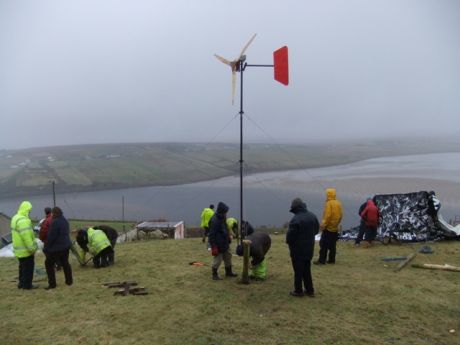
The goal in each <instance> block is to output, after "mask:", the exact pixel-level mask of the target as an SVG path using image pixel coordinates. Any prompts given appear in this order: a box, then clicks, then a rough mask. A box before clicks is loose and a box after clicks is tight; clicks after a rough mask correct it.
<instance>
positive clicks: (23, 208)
mask: <svg viewBox="0 0 460 345" xmlns="http://www.w3.org/2000/svg"><path fill="white" fill-rule="evenodd" d="M30 211H32V204H31V203H30V202H29V201H23V202H21V205H19V208H18V214H20V215H21V216H28V215H29V213H30Z"/></svg>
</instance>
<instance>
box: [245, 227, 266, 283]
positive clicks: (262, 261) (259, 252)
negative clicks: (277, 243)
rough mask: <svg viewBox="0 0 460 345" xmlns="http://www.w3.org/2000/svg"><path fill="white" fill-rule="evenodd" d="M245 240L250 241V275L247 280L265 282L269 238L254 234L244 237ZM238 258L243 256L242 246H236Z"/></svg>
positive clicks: (257, 233) (261, 233) (262, 233)
mask: <svg viewBox="0 0 460 345" xmlns="http://www.w3.org/2000/svg"><path fill="white" fill-rule="evenodd" d="M246 240H249V241H251V245H250V247H249V256H250V257H251V258H252V260H251V275H250V276H249V278H251V279H254V280H265V277H266V275H267V260H266V258H265V256H266V255H267V253H268V250H269V249H270V247H271V244H272V240H271V238H270V236H269V235H268V234H266V233H264V232H255V233H252V234H251V235H249V236H247V237H246ZM236 254H237V255H238V256H242V255H243V246H242V245H238V246H237V248H236Z"/></svg>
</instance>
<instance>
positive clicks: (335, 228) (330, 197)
mask: <svg viewBox="0 0 460 345" xmlns="http://www.w3.org/2000/svg"><path fill="white" fill-rule="evenodd" d="M342 215H343V209H342V203H341V202H340V201H339V200H338V199H337V195H336V190H335V189H334V188H328V189H326V203H325V204H324V211H323V219H322V221H321V225H320V229H321V230H322V233H321V239H320V241H319V246H320V251H319V258H318V260H317V261H315V262H314V264H316V265H324V264H325V263H326V258H328V260H327V263H329V264H334V263H335V254H336V244H337V239H338V237H339V228H340V222H341V221H342ZM328 253H329V257H328Z"/></svg>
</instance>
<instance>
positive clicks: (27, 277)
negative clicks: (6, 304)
mask: <svg viewBox="0 0 460 345" xmlns="http://www.w3.org/2000/svg"><path fill="white" fill-rule="evenodd" d="M30 211H32V204H31V203H30V202H29V201H23V202H22V203H21V205H19V209H18V212H17V213H16V214H15V215H14V216H13V218H11V225H10V227H11V237H12V239H13V252H14V256H15V257H17V258H18V260H19V282H18V289H25V290H30V289H36V288H37V286H35V285H32V279H33V277H34V268H35V252H36V251H37V249H38V246H37V242H36V241H35V235H34V230H33V227H32V221H31V220H30V218H29V214H30Z"/></svg>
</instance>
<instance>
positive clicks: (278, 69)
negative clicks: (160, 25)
mask: <svg viewBox="0 0 460 345" xmlns="http://www.w3.org/2000/svg"><path fill="white" fill-rule="evenodd" d="M256 35H257V34H254V35H253V36H252V37H251V39H250V40H249V42H248V43H246V45H245V46H244V47H243V49H242V50H241V53H240V54H239V55H238V57H237V58H236V59H234V60H232V61H229V60H227V59H225V58H223V57H221V56H219V55H217V54H214V56H215V57H216V58H217V59H219V60H220V61H221V62H223V63H224V64H226V65H228V66H230V68H231V69H232V104H234V98H235V87H236V72H239V73H240V112H239V114H240V161H239V163H240V219H239V221H238V234H239V240H240V244H241V241H242V233H241V230H242V229H241V225H242V221H243V219H244V218H243V163H244V160H243V115H244V111H243V72H244V70H245V69H246V67H274V79H275V80H276V81H278V82H280V83H281V84H283V85H288V84H289V64H288V48H287V46H284V47H282V48H280V49H278V50H276V51H274V52H273V65H249V64H248V63H246V55H244V53H245V52H246V49H248V47H249V45H250V44H251V43H252V41H253V40H254V38H255V37H256Z"/></svg>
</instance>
